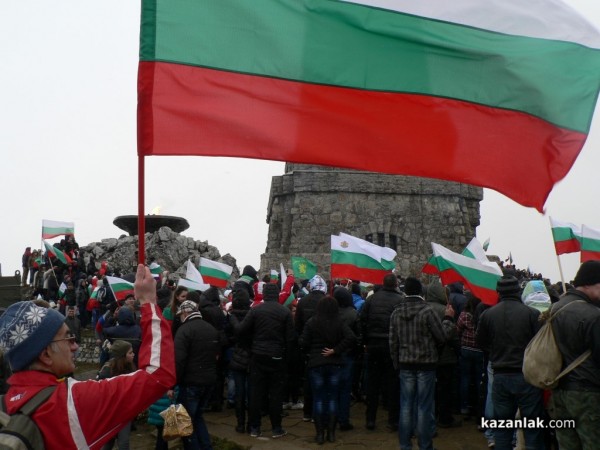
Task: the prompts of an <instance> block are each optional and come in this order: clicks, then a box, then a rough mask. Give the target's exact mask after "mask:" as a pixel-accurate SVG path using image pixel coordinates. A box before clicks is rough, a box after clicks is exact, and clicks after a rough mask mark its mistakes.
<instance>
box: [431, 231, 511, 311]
mask: <svg viewBox="0 0 600 450" xmlns="http://www.w3.org/2000/svg"><path fill="white" fill-rule="evenodd" d="M431 247H432V248H433V258H432V259H430V261H429V264H430V265H432V266H435V268H436V269H437V271H436V273H437V274H439V276H440V278H441V280H442V283H443V284H444V285H448V284H450V283H454V282H456V281H461V282H462V283H463V284H464V285H465V286H467V287H468V288H469V289H470V290H471V292H472V293H473V295H475V296H476V297H477V298H479V299H480V300H481V301H482V302H483V303H486V304H488V305H494V304H496V303H497V302H498V293H497V292H496V285H497V283H498V280H499V279H500V278H501V277H502V270H501V269H500V267H499V266H498V264H496V263H494V262H492V261H487V262H483V261H480V260H478V259H476V258H472V257H470V256H466V255H461V254H459V253H455V252H453V251H452V250H448V249H447V248H446V247H443V246H441V245H439V244H436V243H434V242H432V243H431ZM426 268H427V266H426ZM426 268H424V269H423V271H424V272H425V273H429V272H426Z"/></svg>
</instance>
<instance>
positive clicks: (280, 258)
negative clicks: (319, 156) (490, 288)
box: [261, 164, 483, 278]
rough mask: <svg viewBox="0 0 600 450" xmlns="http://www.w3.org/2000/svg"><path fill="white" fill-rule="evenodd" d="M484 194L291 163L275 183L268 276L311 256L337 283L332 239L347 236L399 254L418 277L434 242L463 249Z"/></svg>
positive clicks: (403, 268)
mask: <svg viewBox="0 0 600 450" xmlns="http://www.w3.org/2000/svg"><path fill="white" fill-rule="evenodd" d="M482 198H483V189H482V188H479V187H475V186H471V185H467V184H461V183H455V182H449V181H441V180H434V179H429V178H417V177H409V176H399V175H386V174H380V173H373V172H362V171H356V170H350V169H338V168H332V167H323V166H316V165H304V164H286V167H285V174H283V175H281V176H276V177H273V179H272V182H271V193H270V196H269V205H268V209H267V223H268V224H269V236H268V241H267V249H266V251H265V253H264V254H263V255H262V256H261V270H262V271H263V272H264V271H265V270H268V269H275V268H277V269H278V268H279V264H280V263H283V264H284V266H286V267H288V266H289V265H290V257H291V256H304V257H306V258H308V259H309V260H311V261H313V262H315V263H316V264H317V265H318V270H319V273H321V274H322V275H323V276H324V277H326V278H329V265H330V262H331V256H330V253H331V252H330V249H331V246H330V236H331V235H332V234H338V233H339V232H344V233H348V234H351V235H353V236H356V237H359V238H361V239H366V240H368V241H370V242H373V243H375V244H377V245H382V246H383V245H385V246H386V247H390V248H393V249H394V250H396V251H397V252H398V256H397V257H396V261H397V267H398V270H397V272H398V273H399V274H400V275H402V276H408V275H409V274H411V275H418V274H419V273H420V271H421V268H422V266H423V264H424V263H425V262H426V260H427V259H428V258H429V256H431V245H430V243H431V242H437V243H438V244H441V245H443V246H445V247H448V248H450V249H451V250H454V251H462V249H463V248H464V246H465V245H466V244H467V243H468V241H469V240H470V239H471V238H472V237H473V236H475V228H476V227H477V226H478V225H479V202H480V201H481V200H482Z"/></svg>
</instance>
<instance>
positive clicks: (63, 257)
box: [43, 241, 73, 264]
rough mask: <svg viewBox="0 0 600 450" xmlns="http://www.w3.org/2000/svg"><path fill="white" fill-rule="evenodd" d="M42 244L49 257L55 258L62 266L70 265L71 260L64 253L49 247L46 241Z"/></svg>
mask: <svg viewBox="0 0 600 450" xmlns="http://www.w3.org/2000/svg"><path fill="white" fill-rule="evenodd" d="M43 242H44V247H46V252H47V253H48V254H49V255H50V256H51V257H54V258H57V259H58V260H59V261H60V262H62V263H63V264H71V263H72V262H73V260H72V259H71V258H70V256H69V255H67V254H66V253H64V252H62V251H61V250H59V249H57V248H56V247H54V246H52V245H50V244H49V243H48V242H46V241H43Z"/></svg>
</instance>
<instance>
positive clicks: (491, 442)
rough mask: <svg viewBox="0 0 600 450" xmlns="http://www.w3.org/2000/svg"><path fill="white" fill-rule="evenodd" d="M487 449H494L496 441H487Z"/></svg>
mask: <svg viewBox="0 0 600 450" xmlns="http://www.w3.org/2000/svg"><path fill="white" fill-rule="evenodd" d="M488 448H496V441H494V440H493V439H490V440H489V441H488Z"/></svg>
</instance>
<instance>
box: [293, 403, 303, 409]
mask: <svg viewBox="0 0 600 450" xmlns="http://www.w3.org/2000/svg"><path fill="white" fill-rule="evenodd" d="M290 409H304V403H302V402H296V403H290Z"/></svg>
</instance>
